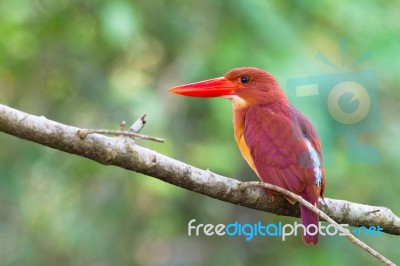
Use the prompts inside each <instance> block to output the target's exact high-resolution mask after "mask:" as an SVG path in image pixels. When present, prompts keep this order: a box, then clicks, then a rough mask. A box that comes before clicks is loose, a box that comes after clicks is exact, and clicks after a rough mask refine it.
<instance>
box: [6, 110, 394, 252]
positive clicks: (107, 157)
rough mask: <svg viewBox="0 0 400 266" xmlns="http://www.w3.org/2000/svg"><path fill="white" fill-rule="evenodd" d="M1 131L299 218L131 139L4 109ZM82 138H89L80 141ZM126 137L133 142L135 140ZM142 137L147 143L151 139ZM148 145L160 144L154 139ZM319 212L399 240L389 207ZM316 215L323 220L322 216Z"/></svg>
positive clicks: (253, 190)
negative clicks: (381, 231) (390, 235)
mask: <svg viewBox="0 0 400 266" xmlns="http://www.w3.org/2000/svg"><path fill="white" fill-rule="evenodd" d="M144 123H145V120H144V117H142V118H141V122H140V123H139V125H136V127H137V129H139V130H140V129H141V128H142V127H143V125H144ZM135 124H137V122H135V123H134V125H135ZM134 125H132V127H131V129H132V130H130V131H131V132H130V133H133V134H136V135H135V136H139V137H143V135H141V134H137V132H138V131H139V130H136V128H135V129H133V127H134ZM0 131H3V132H5V133H8V134H10V135H13V136H16V137H19V138H22V139H26V140H29V141H32V142H36V143H39V144H42V145H45V146H48V147H51V148H54V149H58V150H61V151H64V152H68V153H72V154H76V155H79V156H82V157H86V158H89V159H92V160H94V161H96V162H99V163H101V164H105V165H115V166H119V167H121V168H125V169H128V170H132V171H135V172H139V173H142V174H145V175H149V176H152V177H155V178H158V179H160V180H163V181H165V182H168V183H171V184H173V185H176V186H179V187H182V188H186V189H188V190H191V191H194V192H198V193H201V194H204V195H207V196H210V197H213V198H216V199H219V200H223V201H227V202H231V203H234V204H237V205H242V206H246V207H248V208H252V209H257V210H262V211H266V212H271V213H274V214H278V215H285V216H293V217H299V215H300V213H299V208H298V206H297V204H295V205H291V204H289V203H288V202H287V201H286V200H285V199H284V198H283V197H282V196H280V195H276V196H275V198H274V200H272V199H271V198H270V197H268V196H267V194H266V193H265V192H264V191H263V190H262V189H261V188H260V186H261V187H267V185H269V184H261V183H259V182H240V181H238V180H235V179H231V178H228V177H224V176H221V175H218V174H214V173H212V172H210V171H208V170H201V169H198V168H195V167H193V166H190V165H187V164H185V163H182V162H180V161H177V160H174V159H171V158H169V157H167V156H164V155H162V154H159V153H157V152H155V151H152V150H149V149H146V148H143V147H141V146H138V145H136V144H135V143H134V141H133V140H132V139H131V138H127V137H106V136H103V135H99V134H94V132H95V131H93V132H92V131H90V130H89V131H84V130H82V129H79V128H76V127H72V126H68V125H64V124H61V123H58V122H54V121H51V120H48V119H46V118H45V117H43V116H41V117H38V116H34V115H30V114H27V113H24V112H21V111H18V110H16V109H13V108H10V107H8V106H5V105H1V104H0ZM135 131H136V133H135ZM82 132H84V133H86V134H85V135H84V136H82ZM98 132H103V131H98ZM122 132H124V131H122ZM106 133H110V132H106ZM119 133H121V132H119ZM89 134H90V135H89ZM128 135H129V136H133V135H132V134H128ZM144 137H145V138H147V139H148V137H146V136H144ZM150 139H156V140H158V139H157V138H152V137H150ZM254 186H257V187H254ZM269 186H271V185H269ZM294 196H296V195H294ZM311 207H312V206H311ZM319 208H320V210H321V211H323V212H325V213H326V214H327V215H328V216H329V217H331V218H332V219H333V220H335V221H336V222H338V223H341V224H349V225H352V226H357V227H360V226H365V227H370V226H377V225H379V226H380V227H381V228H383V231H384V232H385V233H388V234H394V235H400V219H399V218H398V217H397V216H396V215H394V214H393V212H392V211H391V210H390V209H388V208H386V207H376V206H369V205H363V204H358V203H353V202H348V201H344V200H335V199H329V198H325V200H324V201H322V200H321V201H320V202H319ZM318 213H319V214H320V215H321V213H320V212H318ZM322 217H324V216H322ZM329 217H325V219H326V220H327V219H329ZM350 238H351V237H350ZM371 254H372V253H371ZM378 254H379V253H378ZM379 255H380V254H379ZM383 258H384V257H383Z"/></svg>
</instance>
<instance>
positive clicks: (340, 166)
mask: <svg viewBox="0 0 400 266" xmlns="http://www.w3.org/2000/svg"><path fill="white" fill-rule="evenodd" d="M399 10H400V2H396V1H383V2H378V1H361V0H358V1H352V2H351V3H348V2H345V1H330V2H328V1H296V2H294V1H293V2H289V1H277V0H275V1H261V0H260V1H255V0H254V1H253V0H250V1H245V0H237V1H232V0H228V1H210V0H205V1H196V2H195V1H192V2H190V1H182V0H170V1H137V0H134V1H111V0H109V1H93V0H92V1H89V0H88V1H83V0H82V1H80V0H74V1H51V0H32V1H28V0H2V1H1V2H0V102H1V103H3V104H7V105H9V106H11V107H14V108H17V109H20V110H22V111H25V112H28V113H32V114H36V115H44V116H46V117H48V118H50V119H53V120H56V121H60V122H62V123H66V124H70V125H75V126H79V127H85V128H109V129H112V128H117V127H118V124H119V122H120V121H122V120H126V121H127V122H128V123H131V122H133V121H134V120H136V119H137V118H138V117H139V116H141V115H142V114H144V113H146V114H147V116H148V124H147V125H146V127H145V129H144V130H143V133H147V134H150V135H155V136H159V137H163V138H166V139H167V142H166V143H165V144H157V143H151V142H145V141H139V142H140V144H141V145H143V146H146V147H149V148H151V149H154V150H157V151H158V152H160V153H163V154H166V155H168V156H170V157H173V158H176V159H179V160H182V161H184V162H187V163H190V164H192V165H195V166H197V167H200V168H204V169H206V168H209V169H210V170H212V171H213V172H216V173H219V174H222V175H227V176H231V177H233V178H237V179H240V180H256V179H257V177H256V176H255V175H254V173H252V171H251V170H250V168H249V167H248V166H247V165H246V163H245V162H244V160H243V159H242V158H241V156H240V153H239V151H238V149H237V147H236V144H235V142H234V139H233V134H232V117H231V106H230V104H229V102H227V101H226V100H224V99H210V100H203V99H191V98H183V97H178V96H174V95H170V94H168V93H167V89H168V88H169V87H171V86H174V85H178V84H182V83H187V82H193V81H198V80H202V79H208V78H212V77H218V76H221V75H223V74H224V73H225V72H226V71H227V70H229V69H231V68H234V67H238V66H255V67H260V68H264V69H266V70H268V71H270V72H271V73H272V74H274V75H275V76H276V78H277V79H278V81H279V82H280V84H282V87H283V88H284V87H285V84H286V81H287V80H288V79H290V78H296V77H304V76H311V75H319V74H326V73H336V70H334V69H332V68H330V67H329V66H327V65H325V64H323V63H321V62H319V61H317V60H315V54H316V53H317V52H318V51H320V52H322V53H323V54H325V55H326V56H327V57H329V58H330V59H331V60H332V61H333V62H335V63H338V62H340V52H339V47H338V43H339V41H340V40H341V39H346V40H347V42H348V47H347V55H348V56H347V59H346V62H347V63H349V64H350V63H351V62H354V61H355V60H356V59H357V58H358V57H359V56H360V55H361V54H362V53H364V52H365V51H367V50H371V51H372V52H373V56H372V57H370V58H369V59H368V60H367V61H365V62H364V63H363V64H361V65H360V66H359V67H358V69H362V68H364V67H365V68H372V69H374V70H375V71H376V73H377V79H378V89H379V91H378V94H379V102H380V107H381V110H380V111H381V116H382V129H381V130H380V131H379V132H375V133H368V134H365V136H362V139H363V141H365V142H366V143H369V144H370V145H373V146H375V147H377V148H378V149H379V150H380V152H381V160H380V161H379V163H377V164H371V165H368V164H351V163H349V162H348V161H347V160H346V158H345V156H344V155H345V152H344V150H345V146H346V145H345V144H346V143H345V140H344V139H341V138H338V139H336V140H335V145H334V149H333V165H332V167H330V168H328V169H327V176H328V181H327V188H326V196H327V197H331V198H338V199H345V200H349V201H354V202H359V203H364V204H370V205H378V206H379V205H383V206H387V207H389V208H391V209H392V210H393V211H394V212H395V213H397V214H399V213H400V203H399V198H398V189H399V188H400V181H399V177H398V173H399V171H400V165H399V163H398V162H399V159H400V151H399V148H398V147H399V135H400V123H399V119H398V114H399V112H400V105H399V104H398V103H399V101H400V93H399V91H400V90H399V89H398V87H399V85H398V84H400V76H399V75H398V73H399V71H400V56H399V51H400V18H399V15H398V11H399ZM348 70H349V69H348ZM284 89H285V88H284ZM0 145H1V150H0V261H1V265H374V264H377V263H378V262H377V260H376V259H374V258H373V257H372V256H370V255H368V254H367V253H366V252H364V251H362V250H361V249H359V248H357V247H355V246H354V245H352V244H351V243H350V242H349V241H347V240H346V239H344V238H342V237H321V239H320V243H319V245H318V246H317V247H307V246H305V245H303V243H302V241H301V239H300V238H299V237H292V238H289V239H287V241H285V242H282V241H281V240H280V239H278V238H272V237H257V238H255V239H253V240H252V241H250V242H247V241H245V239H244V238H243V237H227V236H224V237H215V236H214V237H205V236H199V237H193V236H192V237H190V236H188V235H187V223H188V221H190V220H191V219H196V220H197V222H198V223H213V224H218V223H224V224H228V223H231V222H234V221H239V222H242V223H247V222H248V223H256V222H258V221H262V222H264V223H277V222H279V221H283V222H285V223H293V222H295V221H299V220H298V219H295V218H288V217H280V216H276V215H272V214H268V213H263V212H258V211H255V210H250V209H247V208H244V207H240V206H235V205H232V204H229V203H225V202H221V201H218V200H215V199H211V198H208V197H205V196H202V195H198V194H196V193H193V192H190V191H187V190H183V189H180V188H177V187H174V186H172V185H169V184H167V183H163V182H161V181H158V180H156V179H153V178H149V177H146V176H143V175H140V174H136V173H133V172H129V171H126V170H123V169H119V168H117V167H110V166H108V167H107V166H103V165H99V164H97V163H94V162H92V161H90V160H87V159H83V158H80V157H77V156H73V155H70V154H65V153H61V152H59V151H55V150H52V149H49V148H46V147H43V146H40V145H37V144H33V143H29V142H26V141H23V140H20V139H17V138H15V137H12V136H9V135H5V134H2V133H0ZM361 239H363V240H365V241H366V242H367V243H368V244H370V245H371V246H373V247H374V248H376V250H378V251H379V252H382V254H384V255H385V256H387V257H388V258H390V259H392V260H393V261H394V262H400V253H399V241H400V240H399V237H397V236H392V235H384V236H375V237H372V236H363V237H361Z"/></svg>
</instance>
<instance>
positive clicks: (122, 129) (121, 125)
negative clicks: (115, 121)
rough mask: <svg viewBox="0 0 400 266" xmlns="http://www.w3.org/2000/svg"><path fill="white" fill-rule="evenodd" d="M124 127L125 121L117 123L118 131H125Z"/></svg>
mask: <svg viewBox="0 0 400 266" xmlns="http://www.w3.org/2000/svg"><path fill="white" fill-rule="evenodd" d="M125 125H126V123H125V121H121V123H119V130H121V131H125Z"/></svg>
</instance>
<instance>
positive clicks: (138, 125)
mask: <svg viewBox="0 0 400 266" xmlns="http://www.w3.org/2000/svg"><path fill="white" fill-rule="evenodd" d="M146 122H147V121H146V114H144V115H143V116H142V117H141V118H139V119H138V120H136V121H135V122H134V123H133V124H132V126H131V127H130V128H129V129H128V131H129V132H134V133H139V132H140V130H142V128H143V127H144V125H145V124H146Z"/></svg>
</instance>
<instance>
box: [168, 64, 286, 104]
mask: <svg viewBox="0 0 400 266" xmlns="http://www.w3.org/2000/svg"><path fill="white" fill-rule="evenodd" d="M169 91H170V92H172V93H176V94H180V95H184V96H191V97H201V98H209V97H224V98H228V99H231V100H233V101H234V102H241V103H245V104H246V105H247V104H251V103H255V102H257V101H263V102H265V101H269V100H270V101H273V100H276V98H277V97H278V98H281V97H283V98H285V96H284V94H283V92H282V91H281V89H280V88H279V85H278V83H277V82H276V80H275V78H274V77H273V76H272V75H271V74H269V73H268V72H266V71H264V70H262V69H258V68H254V67H243V68H235V69H232V70H230V71H228V72H227V73H226V74H225V75H224V76H223V77H220V78H214V79H209V80H205V81H200V82H195V83H190V84H186V85H182V86H177V87H173V88H171V89H169Z"/></svg>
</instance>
